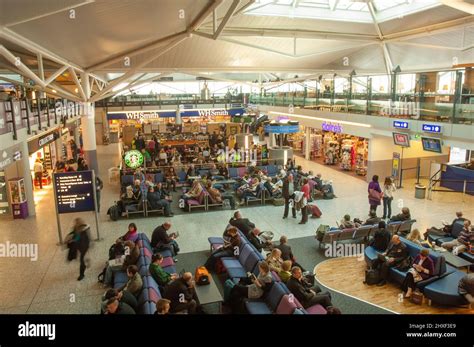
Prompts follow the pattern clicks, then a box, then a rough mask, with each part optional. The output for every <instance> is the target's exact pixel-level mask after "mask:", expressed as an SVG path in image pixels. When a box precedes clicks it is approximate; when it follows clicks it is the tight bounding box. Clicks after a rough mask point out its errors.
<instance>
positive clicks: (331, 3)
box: [329, 0, 339, 11]
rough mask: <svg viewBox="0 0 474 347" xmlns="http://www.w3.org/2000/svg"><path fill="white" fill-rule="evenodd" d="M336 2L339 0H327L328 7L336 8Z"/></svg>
mask: <svg viewBox="0 0 474 347" xmlns="http://www.w3.org/2000/svg"><path fill="white" fill-rule="evenodd" d="M338 2H339V0H329V8H330V9H331V11H335V10H336V7H337V3H338Z"/></svg>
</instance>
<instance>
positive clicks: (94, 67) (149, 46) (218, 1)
mask: <svg viewBox="0 0 474 347" xmlns="http://www.w3.org/2000/svg"><path fill="white" fill-rule="evenodd" d="M222 2H223V0H214V2H213V3H212V4H211V5H209V6H208V7H206V8H205V9H204V11H203V12H202V13H201V14H200V15H199V16H198V17H197V18H196V20H195V21H194V22H193V23H192V24H191V25H190V26H189V28H187V29H186V30H185V31H182V32H179V33H176V34H173V35H169V36H166V37H162V38H160V39H159V40H156V41H153V42H151V43H149V44H146V45H144V46H141V47H138V48H134V49H132V50H129V51H126V52H122V53H119V54H117V55H116V56H114V57H111V58H107V59H105V60H103V61H101V62H99V63H97V64H94V65H91V66H88V67H87V68H86V71H87V72H91V71H95V70H100V69H102V68H104V67H106V66H109V65H111V64H114V63H117V62H120V61H123V60H124V58H126V57H128V58H132V57H134V56H136V55H139V54H143V53H146V52H149V51H152V50H154V49H157V48H161V47H162V46H163V45H166V44H168V43H169V42H172V41H173V40H175V39H177V38H181V37H183V35H184V34H186V33H187V34H190V33H192V32H193V31H195V30H197V28H199V26H200V25H201V24H202V21H203V20H204V19H205V18H204V19H203V18H201V16H205V17H207V16H208V15H209V14H211V13H212V12H213V11H214V10H215V9H216V8H217V7H218V6H219V5H220V4H221V3H222Z"/></svg>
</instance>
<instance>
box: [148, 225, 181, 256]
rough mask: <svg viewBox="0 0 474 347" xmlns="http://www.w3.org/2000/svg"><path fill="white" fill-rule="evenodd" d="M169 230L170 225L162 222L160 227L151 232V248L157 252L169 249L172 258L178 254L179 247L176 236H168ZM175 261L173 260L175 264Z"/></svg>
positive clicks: (172, 234) (173, 234)
mask: <svg viewBox="0 0 474 347" xmlns="http://www.w3.org/2000/svg"><path fill="white" fill-rule="evenodd" d="M170 228H171V223H170V222H164V223H163V224H162V225H160V226H159V227H157V228H156V229H155V230H153V234H151V246H152V247H153V248H155V249H156V250H157V251H160V250H163V249H169V250H170V251H171V254H172V255H173V257H175V256H176V255H177V254H178V253H179V246H178V243H177V242H176V237H177V235H176V234H175V233H171V234H169V235H168V232H167V231H168V230H169V229H170ZM176 261H177V260H176V259H175V262H176Z"/></svg>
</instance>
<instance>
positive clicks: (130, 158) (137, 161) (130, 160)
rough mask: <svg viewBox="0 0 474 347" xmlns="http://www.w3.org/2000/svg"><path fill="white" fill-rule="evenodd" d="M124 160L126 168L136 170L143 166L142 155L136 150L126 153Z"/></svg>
mask: <svg viewBox="0 0 474 347" xmlns="http://www.w3.org/2000/svg"><path fill="white" fill-rule="evenodd" d="M124 160H125V165H127V167H129V168H132V169H136V168H138V167H140V166H142V165H143V154H141V153H140V151H137V150H132V151H128V152H126V153H125V158H124Z"/></svg>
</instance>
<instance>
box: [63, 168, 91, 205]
mask: <svg viewBox="0 0 474 347" xmlns="http://www.w3.org/2000/svg"><path fill="white" fill-rule="evenodd" d="M54 183H55V189H56V191H55V196H56V206H57V211H58V213H59V214H62V213H73V212H87V211H95V201H94V194H95V191H94V182H93V175H92V171H77V172H61V173H55V174H54Z"/></svg>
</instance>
